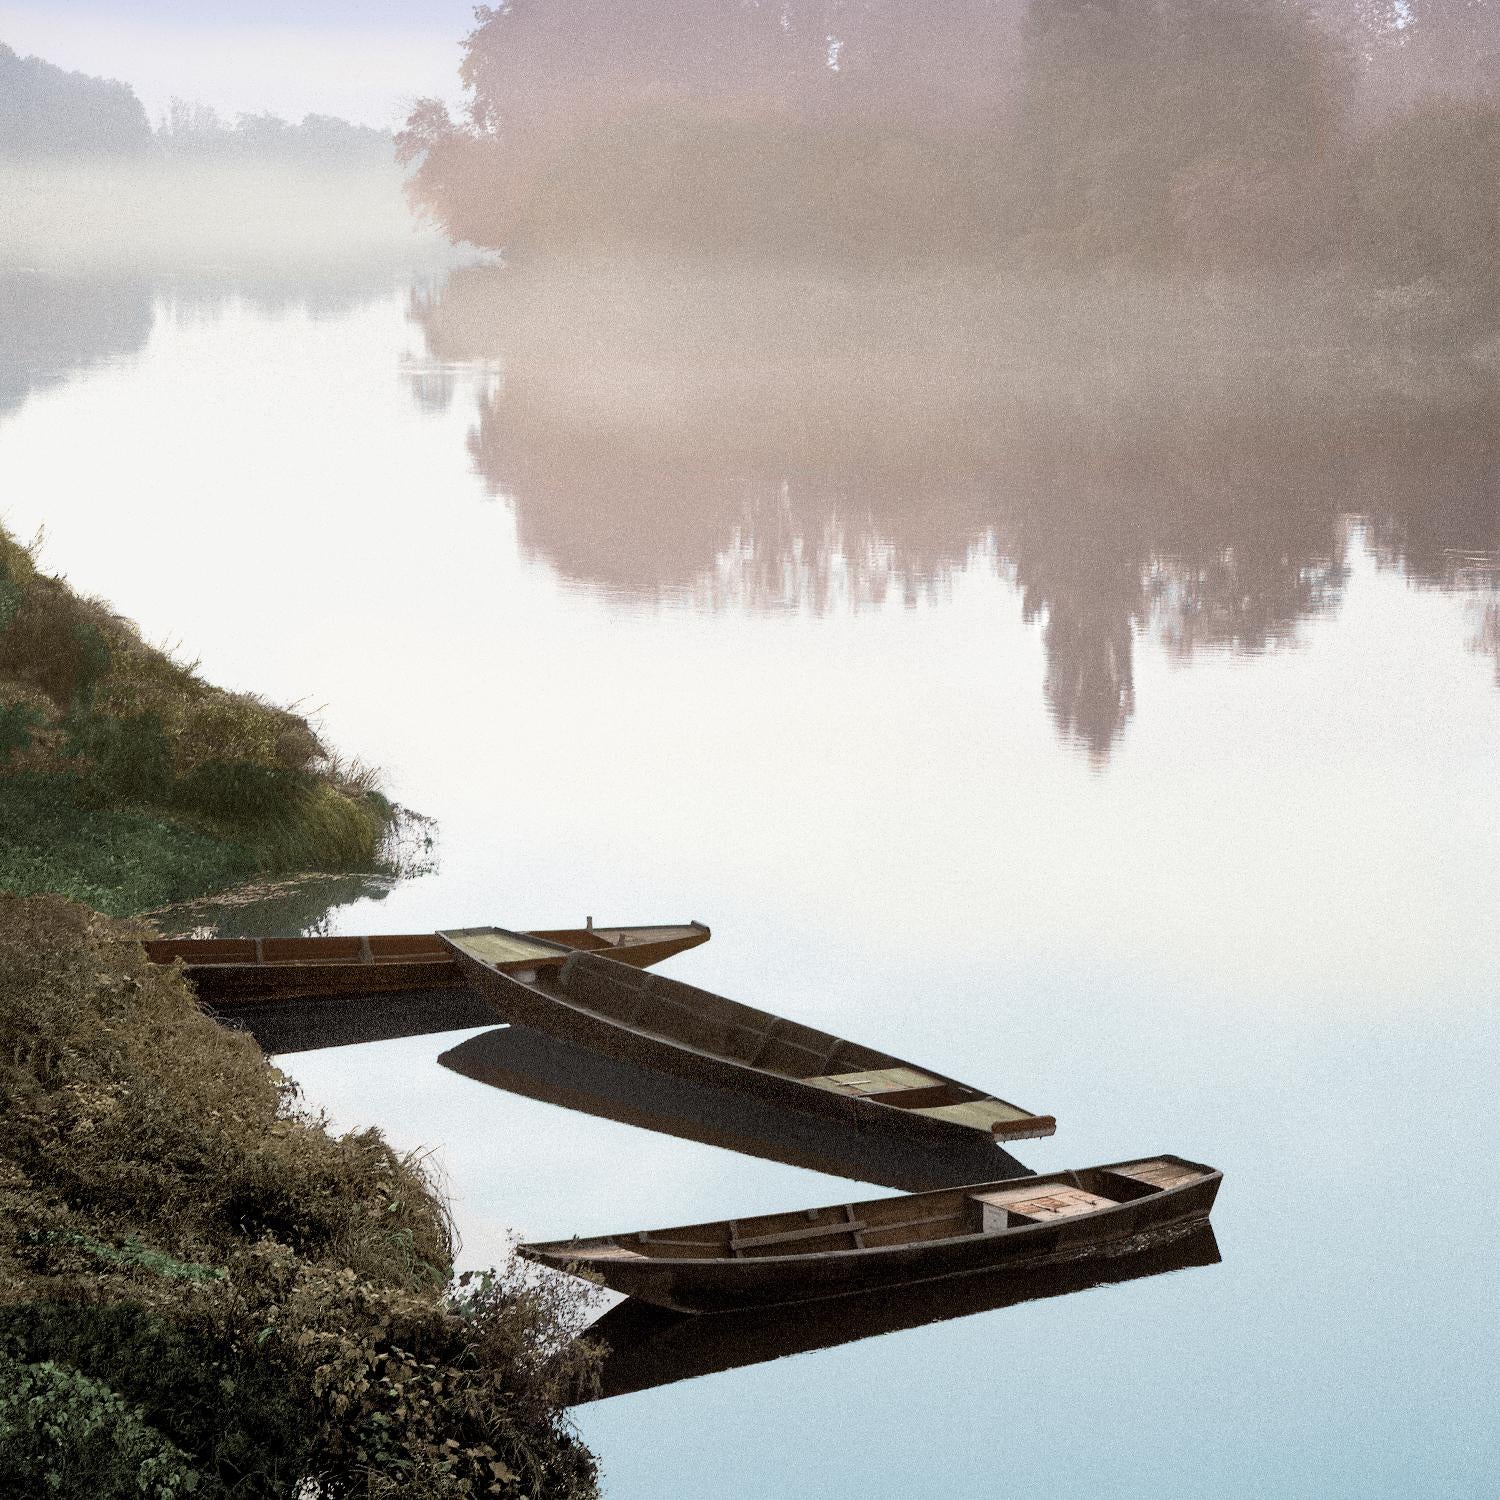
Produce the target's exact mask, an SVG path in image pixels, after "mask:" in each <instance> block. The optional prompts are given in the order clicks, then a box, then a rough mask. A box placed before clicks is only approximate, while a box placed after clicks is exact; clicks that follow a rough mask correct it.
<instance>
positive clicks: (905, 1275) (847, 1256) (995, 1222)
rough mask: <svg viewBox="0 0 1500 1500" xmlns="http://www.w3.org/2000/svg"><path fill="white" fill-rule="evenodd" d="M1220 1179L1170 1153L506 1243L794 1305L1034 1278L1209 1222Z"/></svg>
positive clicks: (553, 1259)
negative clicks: (823, 1203)
mask: <svg viewBox="0 0 1500 1500" xmlns="http://www.w3.org/2000/svg"><path fill="white" fill-rule="evenodd" d="M1219 1182H1220V1173H1218V1172H1217V1171H1215V1170H1214V1168H1212V1167H1205V1166H1203V1165H1201V1164H1199V1163H1197V1162H1189V1161H1184V1160H1183V1159H1182V1158H1181V1157H1177V1156H1156V1157H1150V1158H1145V1159H1141V1160H1138V1161H1128V1162H1117V1163H1115V1164H1113V1165H1111V1166H1105V1167H1086V1168H1084V1169H1082V1170H1080V1171H1073V1172H1053V1173H1050V1174H1048V1175H1046V1176H1041V1177H1029V1178H1026V1179H1024V1180H1023V1181H1020V1182H1017V1181H1015V1180H1014V1179H1011V1180H1008V1181H1001V1182H989V1183H978V1184H974V1185H971V1186H968V1187H960V1188H940V1189H938V1190H937V1191H936V1192H931V1193H910V1194H906V1195H904V1196H901V1197H896V1198H877V1199H875V1200H873V1201H870V1202H865V1203H840V1204H835V1205H834V1206H833V1207H831V1208H809V1209H806V1210H799V1211H794V1212H790V1213H779V1214H761V1215H758V1216H757V1217H754V1218H749V1219H725V1220H721V1221H718V1222H715V1223H711V1224H688V1225H683V1226H681V1227H678V1228H673V1229H651V1230H641V1231H639V1232H637V1233H630V1234H615V1235H605V1236H601V1237H599V1238H595V1239H574V1240H554V1241H551V1242H548V1243H545V1244H528V1245H521V1246H519V1247H518V1248H519V1250H520V1253H521V1254H522V1255H524V1256H526V1257H528V1258H529V1259H531V1260H535V1261H539V1262H541V1263H542V1264H544V1265H548V1266H552V1267H554V1268H556V1269H558V1270H566V1271H575V1272H579V1273H583V1274H586V1275H589V1276H592V1277H596V1278H597V1279H599V1280H600V1281H602V1282H603V1283H604V1284H605V1285H606V1286H609V1287H613V1288H614V1289H615V1290H616V1291H619V1292H625V1293H626V1294H627V1295H629V1296H632V1297H639V1298H641V1299H642V1300H643V1301H646V1302H655V1303H658V1304H659V1305H661V1306H663V1307H674V1308H676V1309H678V1311H680V1312H721V1311H727V1310H729V1309H732V1308H743V1307H762V1306H774V1305H776V1304H779V1303H783V1302H807V1301H813V1300H816V1299H819V1298H823V1297H837V1296H843V1295H846V1294H848V1293H851V1292H870V1291H877V1290H880V1289H881V1288H885V1287H895V1286H905V1285H907V1284H909V1283H914V1282H922V1281H936V1280H939V1279H941V1278H944V1277H948V1276H962V1275H969V1274H973V1273H975V1272H980V1271H993V1270H997V1269H999V1268H1002V1267H1007V1268H1011V1269H1022V1268H1024V1269H1027V1270H1034V1269H1036V1268H1037V1267H1039V1266H1041V1265H1043V1264H1046V1263H1048V1262H1050V1261H1056V1260H1068V1259H1072V1258H1076V1257H1081V1256H1086V1255H1090V1254H1096V1253H1099V1252H1100V1250H1101V1249H1102V1248H1103V1247H1104V1246H1106V1245H1109V1244H1114V1243H1118V1242H1120V1241H1123V1240H1128V1239H1129V1238H1131V1237H1132V1236H1137V1235H1147V1234H1150V1233H1151V1232H1153V1231H1156V1230H1160V1229H1164V1228H1166V1227H1168V1226H1171V1225H1176V1224H1187V1223H1191V1222H1195V1221H1199V1220H1204V1219H1206V1218H1207V1217H1208V1214H1209V1210H1210V1209H1211V1208H1212V1207H1213V1202H1214V1198H1215V1196H1216V1195H1217V1193H1218V1191H1219Z"/></svg>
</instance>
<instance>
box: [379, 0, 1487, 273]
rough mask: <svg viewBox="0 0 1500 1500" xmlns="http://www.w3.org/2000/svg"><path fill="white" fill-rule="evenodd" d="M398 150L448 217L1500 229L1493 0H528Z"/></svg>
mask: <svg viewBox="0 0 1500 1500" xmlns="http://www.w3.org/2000/svg"><path fill="white" fill-rule="evenodd" d="M476 16H477V25H476V27H475V29H474V31H473V32H472V33H471V34H470V35H469V37H468V38H467V40H466V42H465V43H464V57H463V65H462V69H461V78H462V81H463V84H464V86H465V88H466V89H467V94H468V97H467V103H466V108H465V111H464V113H463V115H462V116H460V117H459V118H457V119H454V118H451V117H450V115H449V113H448V111H447V109H446V108H445V107H444V106H443V105H442V104H441V103H439V102H437V101H434V100H425V101H421V102H419V104H418V105H417V107H416V108H415V110H414V111H413V113H412V115H411V117H410V119H409V120H408V122H407V125H406V128H405V130H404V131H402V132H400V133H399V134H398V136H397V146H398V151H399V153H400V154H401V156H402V158H403V160H405V161H407V162H408V163H411V164H412V165H413V166H414V168H415V170H414V173H413V178H412V194H413V198H414V201H415V202H416V203H417V204H418V205H419V206H420V207H422V208H423V209H424V210H426V211H427V212H428V213H429V214H430V215H431V216H432V217H433V218H434V219H435V220H436V221H437V222H438V223H439V224H441V225H442V226H443V227H444V228H445V229H446V230H447V231H448V232H449V233H450V234H451V235H452V236H453V237H454V238H455V239H459V240H466V241H470V242H473V243H476V244H479V245H484V246H489V247H497V248H498V247H504V248H506V249H508V250H510V251H512V252H519V251H523V250H524V249H525V248H526V247H528V246H530V247H536V248H547V247H553V248H555V247H557V246H560V245H562V246H576V245H578V244H579V243H588V242H604V243H607V244H610V245H618V244H619V243H621V242H622V241H624V242H630V243H636V244H647V245H662V244H666V245H673V246H687V247H690V248H693V249H699V250H704V249H706V250H709V251H719V250H723V251H731V252H732V251H736V250H746V249H748V250H754V251H772V252H777V251H780V252H789V253H793V254H798V255H814V256H827V255H837V256H840V257H844V256H855V257H857V256H860V255H865V254H871V253H874V254H879V255H892V254H894V255H898V256H902V255H904V256H918V257H921V256H931V255H953V254H963V255H973V254H992V253H995V252H997V251H998V252H1003V253H1005V254H1008V255H1019V256H1021V257H1023V258H1027V259H1031V260H1034V261H1037V262H1041V263H1044V264H1046V265H1049V266H1058V265H1062V266H1070V267H1085V266H1098V265H1101V264H1109V263H1114V262H1119V261H1128V262H1131V263H1134V264H1150V265H1154V266H1161V267H1167V268H1172V269H1181V268H1187V269H1190V270H1201V271H1207V272H1234V271H1239V270H1242V269H1244V268H1247V267H1249V268H1255V267H1262V266H1267V265H1269V266H1274V267H1277V268H1284V267H1288V266H1292V265H1318V264H1327V263H1330V262H1335V261H1348V260H1351V259H1352V260H1355V261H1358V262H1360V263H1362V264H1364V265H1366V266H1368V267H1370V268H1372V269H1373V270H1374V271H1376V272H1377V273H1378V274H1379V275H1381V276H1385V277H1390V278H1393V279H1395V280H1398V281H1409V280H1414V279H1420V278H1422V277H1424V276H1434V277H1438V278H1440V279H1447V280H1450V281H1453V282H1455V283H1460V282H1461V283H1468V284H1475V285H1477V284H1478V283H1479V282H1480V281H1482V280H1483V279H1484V271H1485V267H1486V266H1487V265H1488V264H1490V263H1492V261H1493V257H1494V254H1495V251H1496V250H1497V248H1500V228H1497V188H1496V183H1497V182H1500V105H1497V99H1500V3H1497V0H1398V3H1387V0H1307V3H1300V0H945V4H944V5H943V6H942V7H939V8H934V7H932V6H930V5H923V4H921V3H919V0H785V3H776V4H772V3H770V0H609V3H605V0H510V3H507V4H503V5H499V6H490V7H481V8H480V9H479V10H478V11H477V12H476Z"/></svg>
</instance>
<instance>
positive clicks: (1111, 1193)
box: [525, 1157, 1211, 1260]
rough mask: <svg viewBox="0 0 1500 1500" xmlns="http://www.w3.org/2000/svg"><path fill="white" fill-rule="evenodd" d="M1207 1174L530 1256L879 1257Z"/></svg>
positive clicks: (679, 1232)
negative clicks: (875, 1253)
mask: <svg viewBox="0 0 1500 1500" xmlns="http://www.w3.org/2000/svg"><path fill="white" fill-rule="evenodd" d="M1210 1175H1211V1173H1210V1171H1209V1169H1208V1168H1205V1167H1199V1166H1195V1165H1193V1164H1192V1163H1189V1162H1183V1161H1179V1160H1178V1159H1177V1158H1175V1157H1153V1158H1150V1159H1147V1160H1144V1161H1136V1162H1124V1163H1121V1164H1119V1165H1115V1166H1110V1167H1088V1168H1084V1169H1083V1170H1080V1171H1071V1172H1058V1173H1053V1174H1052V1175H1050V1176H1046V1177H1028V1178H1025V1179H1023V1180H1021V1181H1010V1182H997V1183H989V1184H978V1185H975V1186H970V1187H961V1188H945V1189H941V1190H939V1191H937V1192H933V1193H917V1194H915V1195H912V1196H908V1197H901V1198H879V1199H876V1200H874V1201H872V1202H868V1203H845V1204H839V1205H836V1206H834V1207H831V1208H809V1209H805V1210H800V1211H793V1212H790V1213H779V1214H761V1215H759V1216H758V1217H755V1218H751V1219H726V1220H723V1221H721V1222H718V1223H712V1224H692V1225H687V1226H684V1227H682V1228H679V1229H654V1230H642V1231H641V1232H639V1233H635V1234H623V1235H612V1236H609V1237H608V1238H604V1239H599V1240H583V1241H579V1242H577V1243H575V1244H569V1243H566V1242H557V1243H554V1244H550V1245H537V1246H530V1247H525V1248H529V1249H532V1250H539V1251H547V1252H550V1253H551V1254H552V1255H553V1256H555V1257H559V1258H564V1257H566V1255H567V1254H568V1253H569V1252H570V1251H571V1252H572V1253H574V1254H576V1255H578V1256H579V1258H580V1259H584V1258H587V1259H590V1260H621V1259H641V1258H644V1259H648V1260H738V1259H744V1258H751V1257H757V1256H776V1255H820V1254H832V1253H836V1252H839V1251H847V1250H873V1249H879V1248H889V1247H892V1246H896V1245H914V1244H919V1243H921V1242H923V1241H927V1240H948V1239H956V1238H959V1237H961V1236H965V1235H975V1234H997V1233H1000V1232H1002V1231H1004V1230H1007V1229H1019V1228H1023V1227H1025V1226H1027V1225H1030V1224H1044V1223H1051V1222H1055V1221H1057V1220H1060V1219H1070V1218H1076V1217H1078V1216H1079V1215H1081V1214H1091V1213H1098V1212H1100V1211H1102V1210H1105V1209H1110V1208H1114V1207H1116V1206H1117V1205H1119V1204H1121V1203H1131V1202H1134V1201H1135V1200H1137V1199H1140V1198H1149V1197H1152V1196H1154V1195H1155V1194H1158V1193H1162V1192H1166V1191H1167V1190H1168V1189H1170V1188H1176V1187H1185V1186H1187V1185H1189V1184H1190V1183H1193V1182H1197V1181H1199V1180H1201V1179H1202V1178H1204V1177H1207V1176H1210Z"/></svg>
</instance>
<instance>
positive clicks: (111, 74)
mask: <svg viewBox="0 0 1500 1500" xmlns="http://www.w3.org/2000/svg"><path fill="white" fill-rule="evenodd" d="M473 11H474V7H473V4H472V3H471V0H406V3H402V0H301V3H295V0H257V3H256V4H255V5H253V6H248V7H247V6H245V5H243V4H233V5H231V4H228V3H225V0H195V3H189V0H129V3H126V0H116V3H90V0H82V3H78V0H68V3H66V4H61V3H56V0H54V3H50V4H44V3H39V0H29V3H21V4H11V3H8V0H0V42H4V43H6V44H7V45H9V46H11V47H13V48H14V49H15V50H16V51H17V52H19V53H21V54H22V55H23V56H24V55H28V54H32V55H35V56H37V57H43V58H46V59H47V61H48V62H53V63H56V64H58V65H59V66H60V67H64V68H70V69H76V70H78V71H79V72H84V73H93V74H98V75H100V76H102V77H106V78H119V79H121V80H123V81H124V82H126V83H129V84H130V85H131V86H132V87H133V88H134V89H135V92H136V94H137V95H138V96H139V98H140V100H141V102H142V103H143V104H144V105H145V106H146V112H147V114H148V115H150V116H151V118H152V119H153V120H154V119H156V118H157V116H158V115H160V114H161V113H162V112H163V111H165V109H166V108H167V105H168V104H169V103H170V101H171V99H172V98H173V96H174V95H175V96H178V97H180V98H184V99H191V100H195V101H198V102H200V103H204V104H211V105H213V106H214V107H215V108H216V109H218V110H219V111H220V112H221V113H222V114H224V115H227V116H230V117H232V116H234V115H236V114H239V113H242V112H243V113H257V112H260V111H263V110H269V111H270V112H271V113H272V114H278V115H283V116H285V117H286V118H288V119H301V117H302V116H303V115H305V114H330V115H340V116H342V117H343V118H345V119H348V120H354V121H357V122H358V123H360V124H364V125H378V126H392V125H395V124H398V123H399V122H400V121H401V120H402V119H404V118H405V115H406V113H407V110H408V108H409V107H410V104H411V101H412V100H413V99H415V98H419V97H421V96H423V95H429V94H430V95H437V96H438V97H440V98H446V99H449V100H453V99H455V98H456V97H457V95H458V92H459V89H458V80H457V68H458V63H459V43H460V41H461V40H462V39H463V37H464V36H465V35H466V34H467V33H468V31H469V30H470V29H471V28H472V26H473V19H474V17H473Z"/></svg>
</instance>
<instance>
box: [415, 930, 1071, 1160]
mask: <svg viewBox="0 0 1500 1500" xmlns="http://www.w3.org/2000/svg"><path fill="white" fill-rule="evenodd" d="M438 935H439V936H440V937H441V938H442V939H443V940H444V941H445V942H446V943H447V944H448V945H449V947H450V948H451V949H452V951H453V952H454V954H456V955H457V957H458V958H459V960H460V961H461V962H462V964H463V965H464V968H465V971H466V973H467V974H468V975H469V976H470V977H471V978H472V979H473V981H474V983H475V984H476V985H477V986H480V987H482V988H484V989H485V991H486V993H488V994H489V995H490V997H491V999H492V1000H493V1002H494V1004H495V1006H496V1008H497V1009H498V1010H500V1012H501V1013H502V1014H504V1015H505V1016H506V1017H507V1018H508V1019H510V1020H512V1021H516V1022H518V1023H519V1024H521V1025H523V1026H530V1027H532V1028H533V1029H534V1030H537V1031H545V1032H547V1033H549V1034H550V1035H553V1036H557V1037H561V1038H563V1039H564V1040H566V1041H569V1042H573V1043H576V1044H578V1045H581V1046H585V1047H591V1048H594V1049H596V1050H598V1051H600V1052H604V1053H607V1054H609V1055H610V1056H614V1057H621V1058H624V1059H625V1060H626V1061H628V1062H631V1063H634V1064H636V1065H637V1066H639V1067H645V1068H651V1069H654V1070H656V1071H658V1072H665V1073H672V1074H676V1075H677V1076H679V1077H683V1078H689V1079H692V1080H694V1081H695V1082H699V1083H707V1084H711V1085H713V1086H715V1087H719V1088H726V1089H733V1090H737V1091H742V1092H745V1093H747V1094H750V1095H753V1096H756V1097H758V1098H760V1099H761V1100H763V1101H765V1102H767V1103H770V1104H774V1105H777V1106H784V1107H788V1108H792V1109H800V1110H804V1111H806V1112H808V1113H812V1114H818V1115H821V1116H823V1117H825V1118H832V1119H837V1120H841V1121H844V1122H845V1123H847V1124H848V1125H849V1126H850V1127H851V1128H853V1129H856V1130H881V1131H884V1130H895V1131H897V1132H898V1133H900V1134H902V1135H904V1136H906V1137H908V1138H910V1139H914V1140H929V1141H944V1140H947V1141H952V1140H957V1139H964V1138H969V1139H972V1138H973V1136H974V1135H975V1134H976V1133H977V1134H979V1135H980V1136H988V1137H989V1138H990V1139H992V1140H996V1141H1000V1140H1021V1139H1026V1138H1034V1137H1037V1136H1045V1135H1051V1134H1052V1133H1053V1132H1054V1131H1055V1130H1056V1128H1057V1122H1056V1120H1054V1119H1053V1118H1052V1116H1051V1115H1037V1114H1033V1113H1032V1112H1031V1111H1030V1110H1026V1109H1022V1108H1021V1107H1020V1106H1019V1105H1015V1104H1011V1103H1010V1102H1008V1101H1007V1100H1004V1099H997V1098H995V1097H994V1096H993V1095H990V1094H986V1093H984V1092H983V1090H981V1089H977V1088H973V1087H971V1086H970V1085H969V1084H966V1083H960V1082H958V1080H957V1079H954V1078H949V1077H947V1076H945V1075H944V1074H942V1073H937V1072H934V1071H932V1070H931V1069H928V1068H919V1067H916V1066H915V1065H914V1064H912V1063H909V1062H906V1061H905V1060H903V1059H902V1058H899V1057H892V1056H890V1055H888V1054H887V1053H884V1052H877V1051H875V1050H874V1049H873V1048H871V1047H865V1046H862V1045H860V1044H859V1043H857V1042H849V1041H845V1040H844V1039H843V1038H842V1037H836V1036H832V1035H830V1034H829V1033H827V1032H824V1031H818V1030H816V1029H815V1028H813V1027H811V1026H802V1025H800V1024H798V1023H797V1022H795V1021H789V1020H786V1019H785V1018H784V1017H781V1016H776V1015H772V1014H771V1013H770V1012H769V1011H763V1010H757V1009H755V1008H754V1007H753V1006H749V1005H741V1004H740V1003H739V1002H738V1001H735V1000H726V999H725V998H724V997H723V996H722V995H715V994H711V993H710V992H709V991H707V990H700V989H698V988H696V987H695V986H693V985H689V984H682V983H680V982H679V981H676V980H671V979H664V978H662V977H661V976H660V975H647V974H643V973H636V972H632V971H630V970H629V969H626V968H625V967H623V966H622V965H620V964H615V963H610V962H609V961H608V960H607V959H604V958H601V957H600V956H598V955H596V954H593V953H581V952H574V951H569V950H567V949H564V948H563V947H562V946H561V945H559V944H549V943H546V942H542V941H538V940H537V938H529V939H528V938H527V937H526V935H525V934H520V933H508V932H505V931H503V930H501V929H499V928H489V927H474V928H466V929H463V930H458V931H452V932H441V933H439V934H438Z"/></svg>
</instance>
